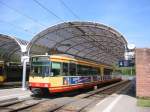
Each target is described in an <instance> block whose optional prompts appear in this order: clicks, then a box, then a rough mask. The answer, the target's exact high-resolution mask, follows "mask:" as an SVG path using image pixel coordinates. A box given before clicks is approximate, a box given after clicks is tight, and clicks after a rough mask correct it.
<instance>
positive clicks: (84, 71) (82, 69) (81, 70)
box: [77, 65, 90, 76]
mask: <svg viewBox="0 0 150 112" xmlns="http://www.w3.org/2000/svg"><path fill="white" fill-rule="evenodd" d="M77 70H78V71H77V72H78V75H81V76H84V75H90V67H88V66H84V65H78V69H77Z"/></svg>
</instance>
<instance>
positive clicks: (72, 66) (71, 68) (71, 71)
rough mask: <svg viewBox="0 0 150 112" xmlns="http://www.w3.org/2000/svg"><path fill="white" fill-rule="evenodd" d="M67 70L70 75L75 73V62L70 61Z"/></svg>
mask: <svg viewBox="0 0 150 112" xmlns="http://www.w3.org/2000/svg"><path fill="white" fill-rule="evenodd" d="M69 72H70V75H71V76H74V75H76V64H74V63H70V65H69Z"/></svg>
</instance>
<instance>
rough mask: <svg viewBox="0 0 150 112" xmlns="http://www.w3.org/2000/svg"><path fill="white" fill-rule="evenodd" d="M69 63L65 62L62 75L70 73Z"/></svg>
mask: <svg viewBox="0 0 150 112" xmlns="http://www.w3.org/2000/svg"><path fill="white" fill-rule="evenodd" d="M68 69H69V68H68V63H63V67H62V75H63V76H67V75H68Z"/></svg>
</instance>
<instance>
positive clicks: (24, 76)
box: [22, 59, 27, 90]
mask: <svg viewBox="0 0 150 112" xmlns="http://www.w3.org/2000/svg"><path fill="white" fill-rule="evenodd" d="M26 63H27V62H26V59H24V60H23V74H22V90H26V89H27V88H26Z"/></svg>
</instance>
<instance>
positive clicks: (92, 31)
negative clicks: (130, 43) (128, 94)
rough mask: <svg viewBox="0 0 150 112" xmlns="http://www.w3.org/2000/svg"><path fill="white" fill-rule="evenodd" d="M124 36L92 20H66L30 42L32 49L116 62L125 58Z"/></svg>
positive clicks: (39, 52)
mask: <svg viewBox="0 0 150 112" xmlns="http://www.w3.org/2000/svg"><path fill="white" fill-rule="evenodd" d="M126 44H127V42H126V40H125V38H124V37H123V36H122V35H121V34H120V33H118V32H117V31H116V30H114V29H112V28H110V27H108V26H105V25H103V24H98V23H92V22H67V23H62V24H58V25H55V26H52V27H49V28H47V29H46V30H44V31H42V32H40V33H39V34H37V35H36V36H35V37H34V38H33V39H32V41H31V42H30V43H29V46H28V48H29V49H30V51H29V53H30V54H31V55H34V54H39V55H40V54H45V53H46V52H50V51H51V50H52V49H55V50H57V51H59V52H63V53H67V54H72V55H74V56H78V57H83V58H86V59H90V60H93V61H96V62H99V63H104V64H108V65H112V64H114V62H117V61H118V59H121V58H123V56H124V51H125V45H126Z"/></svg>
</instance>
